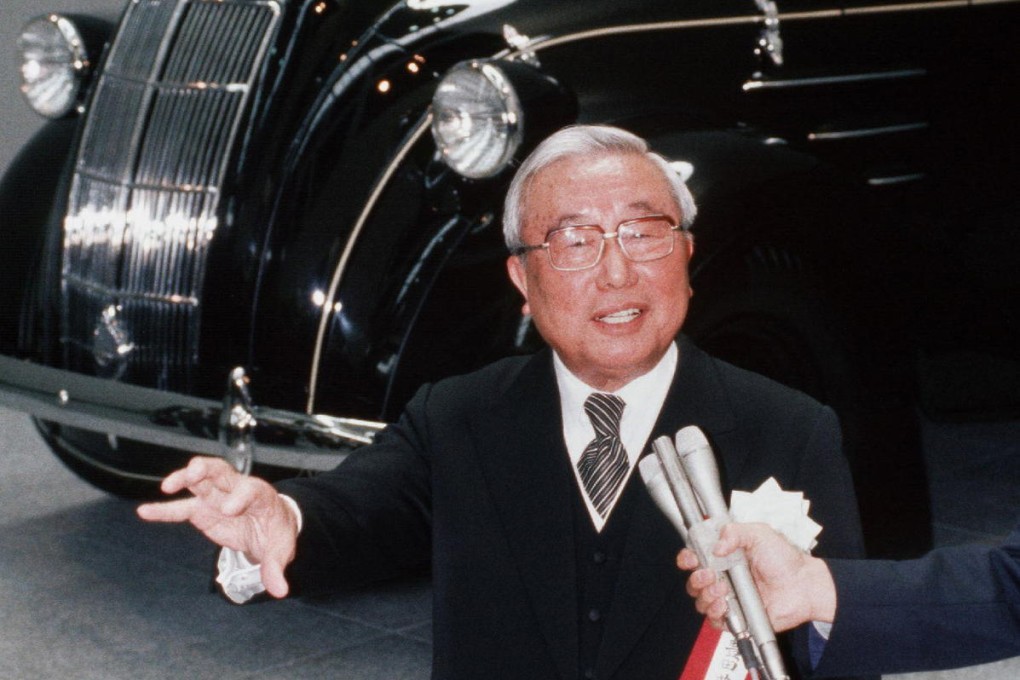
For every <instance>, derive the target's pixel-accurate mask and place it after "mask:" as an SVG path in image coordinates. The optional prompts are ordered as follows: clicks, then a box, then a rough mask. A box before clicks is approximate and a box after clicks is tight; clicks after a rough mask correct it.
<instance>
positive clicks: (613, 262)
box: [602, 238, 634, 288]
mask: <svg viewBox="0 0 1020 680" xmlns="http://www.w3.org/2000/svg"><path fill="white" fill-rule="evenodd" d="M633 264H634V263H633V262H631V260H630V258H628V257H627V256H626V255H624V253H623V248H622V247H621V246H620V239H619V238H608V239H606V243H605V246H604V251H603V253H602V270H603V272H604V274H603V280H604V281H605V283H606V285H608V286H610V287H612V288H622V287H623V286H626V285H629V284H630V283H631V282H632V279H633V276H634V267H633Z"/></svg>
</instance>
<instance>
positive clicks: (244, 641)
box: [0, 409, 1020, 680]
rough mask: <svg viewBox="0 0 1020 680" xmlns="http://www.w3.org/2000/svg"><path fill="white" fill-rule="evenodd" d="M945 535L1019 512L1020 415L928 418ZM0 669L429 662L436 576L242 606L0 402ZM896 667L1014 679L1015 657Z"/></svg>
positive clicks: (167, 531) (392, 673)
mask: <svg viewBox="0 0 1020 680" xmlns="http://www.w3.org/2000/svg"><path fill="white" fill-rule="evenodd" d="M926 436H927V442H928V445H927V449H928V451H929V452H930V454H931V459H932V460H933V461H934V463H933V465H932V485H933V488H934V489H935V491H936V500H935V508H934V510H935V520H936V527H935V529H936V534H935V535H936V540H937V541H938V542H940V543H956V542H960V541H969V540H994V538H995V537H996V536H998V535H1001V534H1003V533H1005V532H1006V531H1007V530H1008V529H1009V528H1011V526H1012V524H1013V523H1014V521H1015V519H1016V517H1017V514H1018V513H1020V510H1018V509H1020V423H1008V424H992V425H980V426H978V425H963V426H946V425H940V426H931V427H929V428H928V430H927V435H926ZM0 442H2V443H3V444H2V447H3V450H2V456H0V679H14V680H20V679H22V678H26V679H27V678H33V679H36V678H38V679H49V678H81V679H88V678H97V679H99V678H102V679H104V680H109V679H118V678H125V679H127V678H132V679H144V678H171V677H173V678H222V679H232V678H259V679H262V678H320V677H321V678H326V677H328V678H358V679H359V680H373V679H376V678H377V679H379V680H383V679H386V680H398V679H400V678H426V677H427V676H428V661H429V647H430V639H431V627H430V622H429V614H430V603H429V596H430V593H429V588H428V585H427V584H425V583H410V584H402V585H399V586H393V587H389V588H385V589H379V590H376V591H373V592H368V593H360V594H357V595H352V596H344V597H337V598H333V599H329V600H318V601H309V600H294V601H284V602H273V603H266V604H258V605H254V606H247V607H237V606H233V605H229V604H227V603H226V602H225V601H223V600H222V599H220V598H219V597H217V596H215V595H212V594H210V591H209V573H210V571H209V570H210V567H211V563H212V560H213V551H212V550H211V549H210V547H209V546H208V545H207V544H206V543H205V542H204V540H203V539H201V538H199V537H197V536H196V535H195V534H194V533H192V532H191V531H190V530H189V529H187V528H181V527H167V526H150V525H145V524H143V523H142V522H140V521H138V520H136V519H135V516H134V514H133V508H134V504H133V503H129V502H126V501H121V500H116V499H113V498H110V497H107V496H105V495H103V494H102V493H100V492H98V491H95V490H93V489H92V488H90V487H89V486H87V485H86V484H85V483H83V482H80V481H79V480H78V479H77V478H76V477H74V476H73V475H72V474H71V473H70V472H67V471H66V470H65V469H64V468H63V467H62V466H61V465H60V463H59V462H57V461H56V460H55V459H54V458H53V456H52V455H51V454H49V453H48V451H47V450H46V449H45V447H44V446H43V444H42V442H41V440H40V439H39V438H38V436H37V435H36V433H35V431H34V430H33V429H32V427H31V425H30V423H29V422H28V420H27V418H25V417H24V416H22V415H20V414H15V413H12V412H10V411H6V410H3V409H0ZM895 677H898V678H901V679H902V680H908V679H909V680H965V679H966V680H970V679H972V678H973V679H976V678H991V679H993V680H998V679H1002V680H1005V679H1006V678H1009V679H1013V678H1017V677H1020V658H1017V659H1012V660H1009V661H1005V662H1000V663H997V664H991V665H988V666H981V667H977V668H973V669H966V670H961V671H949V672H944V673H923V674H911V675H904V676H895Z"/></svg>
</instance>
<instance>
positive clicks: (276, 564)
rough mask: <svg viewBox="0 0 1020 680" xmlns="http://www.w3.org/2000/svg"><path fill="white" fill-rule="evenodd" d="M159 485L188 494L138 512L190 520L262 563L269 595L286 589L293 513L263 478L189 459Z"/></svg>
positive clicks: (157, 518) (217, 461)
mask: <svg viewBox="0 0 1020 680" xmlns="http://www.w3.org/2000/svg"><path fill="white" fill-rule="evenodd" d="M160 488H161V489H162V490H163V492H164V493H167V494H175V493H178V492H179V491H183V490H185V489H187V490H188V491H190V492H191V493H192V494H193V495H192V496H191V497H190V498H183V499H180V500H171V501H165V502H161V503H145V504H143V505H141V506H139V507H138V516H139V517H141V518H142V519H144V520H146V521H149V522H190V523H191V524H192V525H193V526H194V527H195V528H196V529H198V530H199V531H201V532H202V533H203V534H204V535H205V536H206V537H207V538H208V539H209V540H211V541H213V542H214V543H216V544H217V545H220V546H222V547H225V548H231V549H233V550H239V551H241V552H243V553H244V554H245V555H246V556H247V557H248V559H249V560H250V561H251V562H253V563H256V564H260V565H261V575H262V582H263V584H264V585H265V587H266V591H267V592H268V593H269V594H270V595H272V596H273V597H285V596H286V595H287V592H288V590H289V587H288V584H287V581H286V579H285V578H284V575H283V571H284V569H285V568H286V566H287V565H288V564H290V562H291V561H292V560H293V559H294V553H295V550H296V546H297V534H298V524H297V517H296V516H295V515H294V512H293V511H292V510H291V508H289V507H288V506H287V503H286V502H285V501H284V500H283V499H282V498H281V497H280V494H279V493H277V491H276V489H274V488H273V486H272V485H270V484H269V483H268V482H266V481H265V480H262V479H259V478H257V477H249V476H246V475H242V474H241V473H239V472H237V471H236V470H235V469H234V468H233V467H231V465H230V464H229V463H227V462H226V461H225V460H223V459H222V458H206V457H196V458H192V459H191V461H190V462H189V463H188V465H187V467H184V468H182V469H180V470H176V471H175V472H172V473H170V474H169V475H167V477H166V479H164V480H163V483H162V484H161V486H160Z"/></svg>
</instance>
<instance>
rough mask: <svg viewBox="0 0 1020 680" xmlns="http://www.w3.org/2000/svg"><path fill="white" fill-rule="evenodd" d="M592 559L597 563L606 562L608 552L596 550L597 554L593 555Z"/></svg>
mask: <svg viewBox="0 0 1020 680" xmlns="http://www.w3.org/2000/svg"><path fill="white" fill-rule="evenodd" d="M591 560H592V562H594V563H595V564H605V563H606V554H605V553H604V552H602V551H601V550H596V551H595V554H594V555H592V556H591Z"/></svg>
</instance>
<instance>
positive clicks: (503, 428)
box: [473, 352, 578, 678]
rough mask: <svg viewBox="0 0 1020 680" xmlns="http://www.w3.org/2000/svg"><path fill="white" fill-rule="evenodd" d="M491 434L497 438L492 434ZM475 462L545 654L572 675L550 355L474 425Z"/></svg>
mask: <svg viewBox="0 0 1020 680" xmlns="http://www.w3.org/2000/svg"><path fill="white" fill-rule="evenodd" d="M494 433H495V434H496V435H497V436H494ZM473 436H474V438H475V440H476V450H477V451H478V459H479V464H480V465H481V467H482V470H483V472H484V475H485V478H486V483H487V485H488V487H489V490H490V493H491V496H492V498H493V501H494V503H495V506H496V508H497V513H498V514H499V516H500V518H501V520H502V529H503V531H504V533H505V534H506V536H507V539H508V542H509V544H510V549H511V551H512V553H513V555H514V559H515V562H516V566H517V568H518V571H519V574H520V577H521V580H522V581H523V583H524V587H525V589H526V591H527V593H528V596H529V598H530V601H531V605H532V608H533V610H534V612H535V615H536V618H537V622H538V625H539V627H540V629H541V630H542V632H543V635H544V636H545V639H546V641H547V642H548V644H549V649H550V654H551V655H552V657H553V658H554V659H555V660H556V665H557V668H558V669H559V672H560V674H561V675H562V676H563V677H564V678H568V677H572V676H574V675H575V674H576V672H577V671H576V668H577V655H578V639H577V583H576V581H577V568H576V565H575V553H574V526H573V511H572V497H571V495H570V494H572V493H575V492H576V491H575V488H574V487H575V484H574V479H573V475H572V472H571V470H570V465H569V458H568V456H567V451H566V446H565V444H564V443H563V426H562V418H561V416H560V404H559V392H558V390H557V387H556V379H555V375H554V372H553V367H552V360H551V354H550V353H549V352H541V353H539V354H538V355H536V356H535V357H534V358H533V359H532V360H531V361H530V362H529V363H528V364H527V365H526V366H525V367H524V369H523V370H522V372H521V374H520V376H519V377H518V378H517V380H515V381H514V383H513V384H512V385H511V386H510V387H509V389H508V390H507V392H506V394H505V397H504V398H503V399H502V400H500V405H499V406H498V407H497V408H496V409H494V410H493V411H492V412H490V413H488V414H485V415H484V416H482V417H481V418H479V420H478V421H477V422H476V423H475V426H474V427H473Z"/></svg>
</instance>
